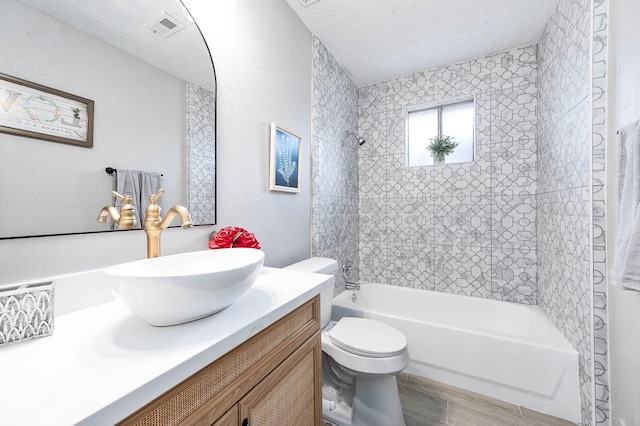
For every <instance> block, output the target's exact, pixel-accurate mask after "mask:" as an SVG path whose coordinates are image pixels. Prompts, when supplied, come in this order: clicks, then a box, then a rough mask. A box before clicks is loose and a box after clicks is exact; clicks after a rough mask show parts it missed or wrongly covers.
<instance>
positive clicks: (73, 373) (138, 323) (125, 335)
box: [0, 268, 333, 426]
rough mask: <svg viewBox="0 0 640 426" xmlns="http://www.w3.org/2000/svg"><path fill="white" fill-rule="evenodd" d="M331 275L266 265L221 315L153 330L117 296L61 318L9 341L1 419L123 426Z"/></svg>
mask: <svg viewBox="0 0 640 426" xmlns="http://www.w3.org/2000/svg"><path fill="white" fill-rule="evenodd" d="M332 279H333V277H332V276H329V275H320V274H308V273H303V272H295V271H287V270H280V269H273V268H264V269H263V272H262V274H261V275H260V276H259V277H258V279H257V281H256V283H255V284H254V285H253V286H252V287H251V289H250V290H249V291H248V292H247V293H246V294H244V295H243V296H242V297H241V298H240V299H238V300H237V301H236V302H235V303H234V304H233V305H231V306H230V307H229V308H227V309H225V310H224V311H222V312H220V313H218V314H215V315H213V316H210V317H207V318H203V319H201V320H198V321H194V322H191V323H188V324H183V325H177V326H172V327H152V326H150V325H148V324H147V323H145V322H144V321H143V320H141V319H139V318H137V317H135V316H134V315H133V314H132V313H131V312H130V311H129V310H128V309H127V308H126V307H125V306H124V305H123V304H121V303H120V302H117V301H114V302H110V303H105V304H102V305H98V306H95V307H91V308H87V309H83V310H80V311H77V312H73V313H69V314H66V315H63V316H60V317H57V318H56V320H55V331H54V333H53V335H51V336H48V337H43V338H40V339H35V340H32V341H27V342H24V343H18V344H15V345H11V346H7V347H0V421H1V423H2V424H7V425H14V426H16V425H72V424H85V425H107V424H114V423H116V422H117V421H119V420H122V419H123V418H124V417H126V416H128V415H129V414H131V413H133V412H134V411H136V410H137V409H139V408H140V407H142V406H143V405H145V404H146V403H148V402H150V401H152V400H153V399H155V398H156V397H158V396H160V395H161V394H163V393H164V392H165V391H167V390H168V389H170V388H172V387H173V386H175V385H177V384H178V383H180V382H181V381H182V380H184V379H186V378H187V377H189V376H190V375H192V374H193V373H195V372H197V371H198V370H200V369H202V368H203V367H205V366H206V365H207V364H209V363H211V362H212V361H214V360H216V359H218V358H220V357H221V356H222V355H224V354H225V353H227V352H229V351H230V350H231V349H233V348H235V347H236V346H238V345H239V344H241V343H242V342H244V341H246V340H247V339H248V338H250V337H251V336H253V335H255V334H256V333H258V332H259V331H260V330H262V329H264V328H266V327H268V326H269V325H271V324H273V323H274V322H275V321H277V320H278V319H280V318H282V317H284V316H285V315H286V314H288V313H289V312H291V311H292V310H293V309H295V308H297V307H298V306H301V305H302V304H303V303H304V302H306V301H307V300H309V299H310V298H312V297H313V296H315V295H317V294H319V293H320V291H321V290H322V289H323V288H326V286H328V285H330V283H331V280H332Z"/></svg>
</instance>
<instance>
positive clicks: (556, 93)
mask: <svg viewBox="0 0 640 426" xmlns="http://www.w3.org/2000/svg"><path fill="white" fill-rule="evenodd" d="M591 12H592V11H591V2H590V1H589V0H561V1H560V2H559V4H558V7H557V9H556V12H555V13H554V15H553V16H552V18H551V20H550V22H549V24H548V25H547V27H546V29H545V31H544V33H543V35H542V38H541V40H540V42H539V61H540V62H539V76H540V77H539V84H538V91H539V116H540V126H539V132H538V194H537V202H538V278H539V279H538V285H539V293H540V296H539V306H540V308H541V309H542V310H543V312H544V313H545V314H546V315H547V316H548V317H549V318H550V319H551V320H552V322H553V323H554V324H555V325H556V327H558V329H560V330H561V331H562V333H563V334H564V335H565V337H567V339H568V340H569V341H570V342H571V344H572V345H573V346H574V347H575V348H576V349H577V350H578V352H579V354H580V385H581V400H582V424H583V425H591V424H593V421H592V409H593V367H592V354H591V351H592V302H593V300H592V295H591V286H592V281H591V217H590V216H591V202H590V197H591V175H590V162H591V153H590V145H591V114H592V110H591V108H592V107H591V68H590V62H591V52H590V45H591V37H592V33H591Z"/></svg>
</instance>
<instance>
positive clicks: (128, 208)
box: [111, 191, 137, 229]
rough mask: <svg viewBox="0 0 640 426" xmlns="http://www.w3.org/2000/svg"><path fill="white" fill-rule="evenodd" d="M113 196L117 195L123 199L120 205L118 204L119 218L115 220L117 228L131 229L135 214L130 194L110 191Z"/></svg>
mask: <svg viewBox="0 0 640 426" xmlns="http://www.w3.org/2000/svg"><path fill="white" fill-rule="evenodd" d="M111 194H113V196H114V197H118V198H120V199H122V200H123V202H122V206H120V219H119V220H118V221H117V224H118V228H119V229H133V228H135V227H136V224H137V220H136V215H135V211H136V209H135V207H133V204H131V196H130V195H121V194H118V193H117V192H116V191H111Z"/></svg>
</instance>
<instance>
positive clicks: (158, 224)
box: [144, 189, 193, 259]
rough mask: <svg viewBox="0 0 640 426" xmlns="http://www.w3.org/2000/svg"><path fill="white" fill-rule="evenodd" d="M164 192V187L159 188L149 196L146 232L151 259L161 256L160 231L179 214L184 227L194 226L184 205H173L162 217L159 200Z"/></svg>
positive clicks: (145, 222) (148, 255) (145, 219)
mask: <svg viewBox="0 0 640 426" xmlns="http://www.w3.org/2000/svg"><path fill="white" fill-rule="evenodd" d="M162 194H164V189H161V190H159V191H158V193H157V194H155V195H151V196H149V206H147V210H146V212H145V218H144V232H146V233H147V258H149V259H151V258H152V257H158V256H160V233H161V232H162V230H163V229H164V228H166V227H167V226H169V225H170V224H171V222H172V221H173V218H174V217H175V216H176V215H177V214H178V215H180V218H181V219H182V227H183V228H191V227H192V226H193V222H192V221H191V215H190V214H189V210H187V208H186V207H184V206H173V207H171V208H170V209H169V211H168V212H167V215H166V216H165V217H164V219H162V218H161V217H160V213H161V209H160V206H159V205H158V204H157V201H158V198H160V196H162Z"/></svg>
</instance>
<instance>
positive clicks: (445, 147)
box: [427, 135, 458, 161]
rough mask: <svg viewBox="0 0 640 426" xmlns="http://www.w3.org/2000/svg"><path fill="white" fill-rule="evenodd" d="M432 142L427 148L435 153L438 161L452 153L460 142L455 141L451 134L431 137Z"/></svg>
mask: <svg viewBox="0 0 640 426" xmlns="http://www.w3.org/2000/svg"><path fill="white" fill-rule="evenodd" d="M429 140H430V141H431V143H430V144H429V146H427V150H428V151H429V152H431V154H433V155H434V156H435V157H436V158H437V159H438V161H444V157H446V156H447V155H449V154H451V153H452V152H453V150H454V149H456V147H457V146H458V142H456V141H454V140H453V138H452V137H451V136H446V135H442V136H436V137H435V138H429Z"/></svg>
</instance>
